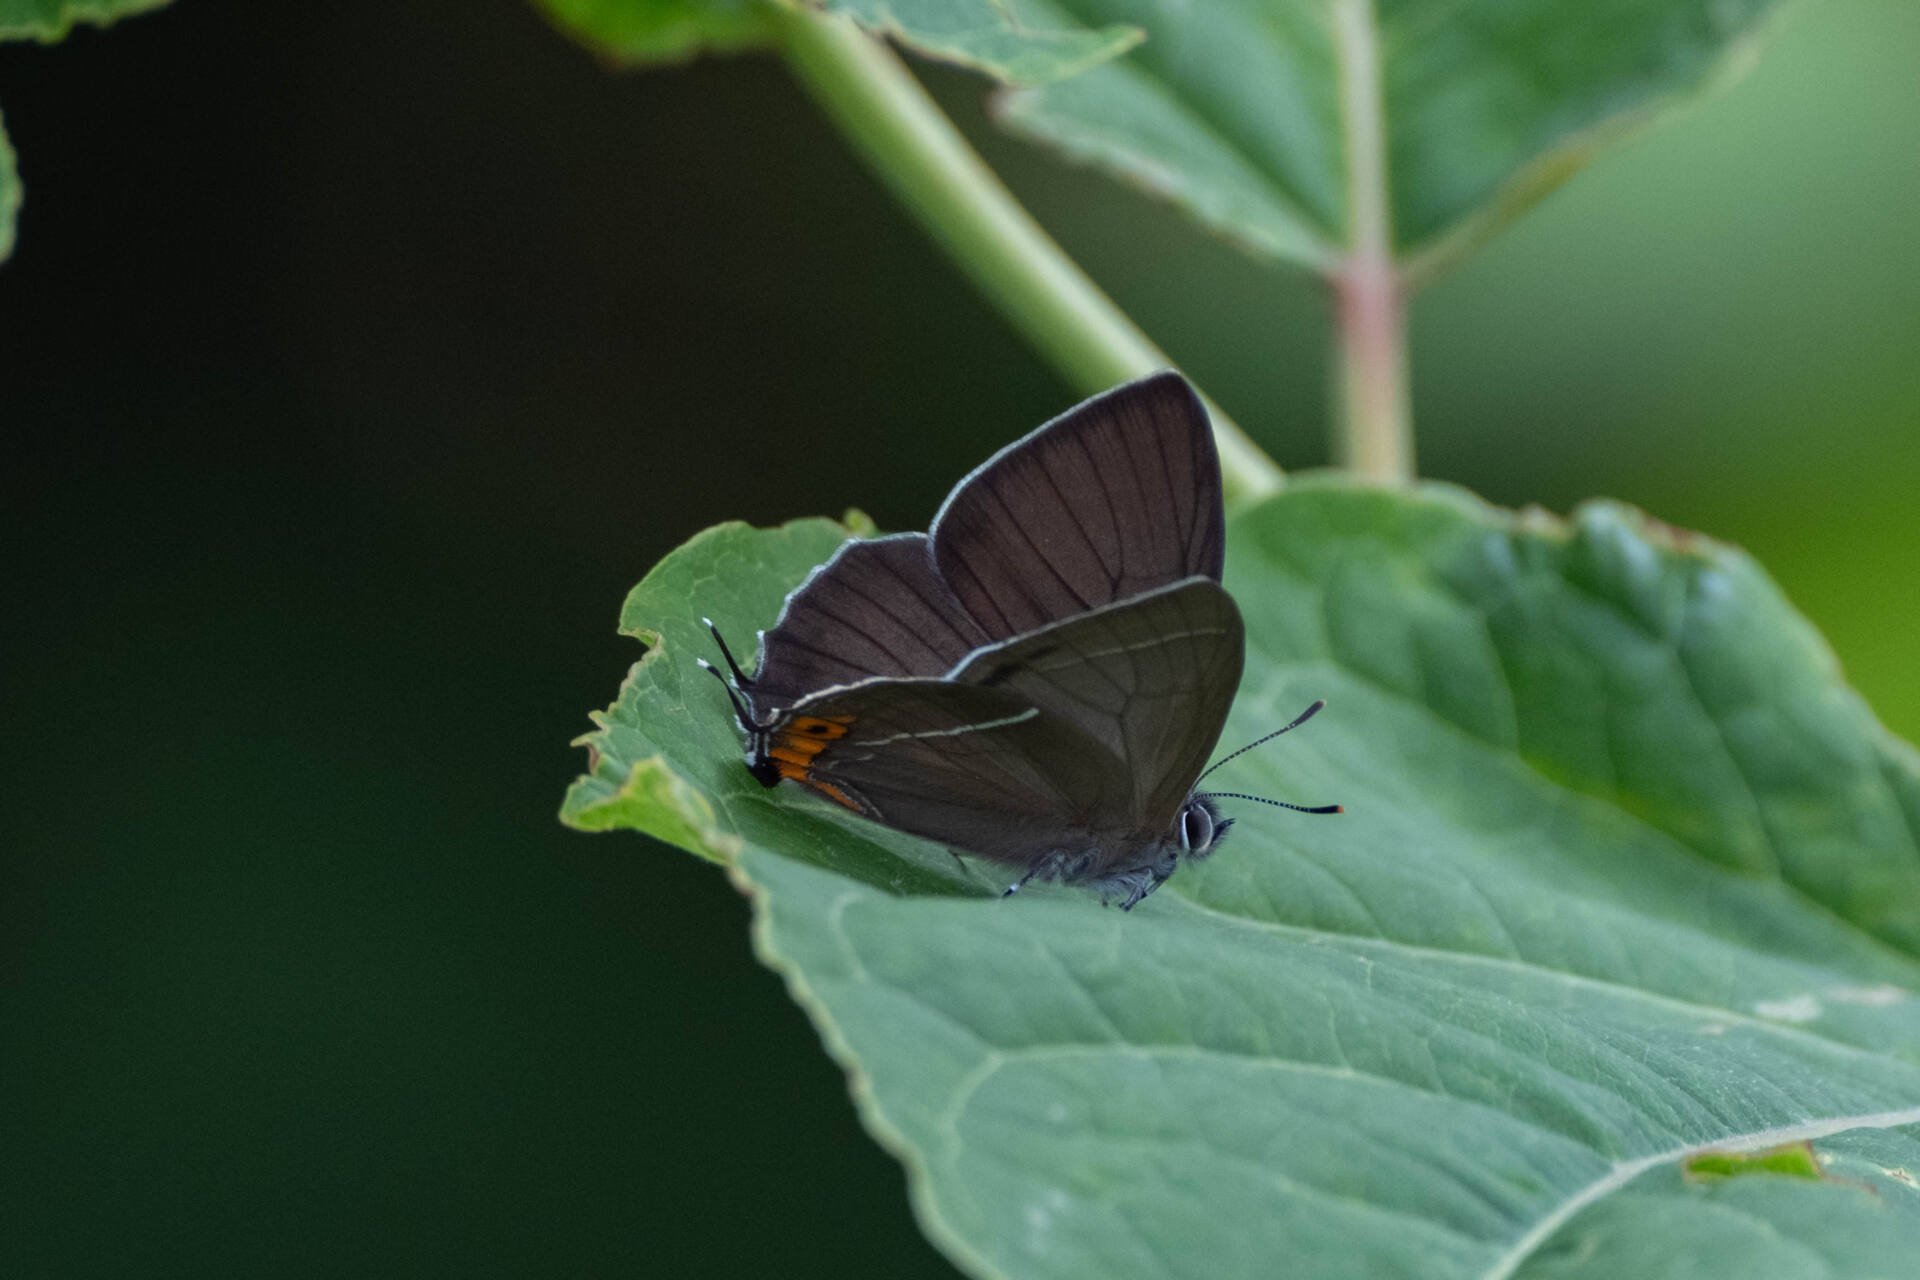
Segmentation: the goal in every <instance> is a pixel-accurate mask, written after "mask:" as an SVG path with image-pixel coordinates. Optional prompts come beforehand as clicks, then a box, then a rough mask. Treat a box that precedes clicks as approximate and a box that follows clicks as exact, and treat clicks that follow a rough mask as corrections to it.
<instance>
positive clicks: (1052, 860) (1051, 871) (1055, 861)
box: [1000, 851, 1067, 898]
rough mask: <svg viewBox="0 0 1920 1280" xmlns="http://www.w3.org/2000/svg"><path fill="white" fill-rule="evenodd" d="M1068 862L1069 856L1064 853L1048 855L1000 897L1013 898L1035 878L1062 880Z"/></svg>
mask: <svg viewBox="0 0 1920 1280" xmlns="http://www.w3.org/2000/svg"><path fill="white" fill-rule="evenodd" d="M1066 861H1067V856H1066V855H1065V854H1064V853H1060V852H1057V851H1056V852H1054V853H1050V854H1048V855H1047V856H1046V857H1044V858H1041V859H1040V860H1039V861H1037V862H1035V863H1034V864H1033V865H1032V866H1031V867H1028V868H1027V874H1025V875H1023V876H1021V877H1020V878H1019V879H1018V880H1015V881H1014V882H1013V883H1012V884H1010V885H1008V886H1007V891H1006V892H1005V893H1003V894H1001V895H1000V896H1001V897H1003V898H1011V897H1012V896H1013V895H1014V894H1016V893H1018V892H1020V890H1021V888H1022V887H1023V886H1024V885H1025V884H1026V883H1027V881H1029V880H1031V879H1033V878H1034V877H1035V876H1039V877H1040V878H1041V879H1043V880H1058V879H1060V878H1061V873H1062V872H1063V871H1064V870H1065V868H1066Z"/></svg>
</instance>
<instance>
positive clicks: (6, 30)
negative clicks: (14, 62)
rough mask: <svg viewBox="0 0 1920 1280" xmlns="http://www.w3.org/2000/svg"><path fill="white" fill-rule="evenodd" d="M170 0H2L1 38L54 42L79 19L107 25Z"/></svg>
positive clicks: (0, 5)
mask: <svg viewBox="0 0 1920 1280" xmlns="http://www.w3.org/2000/svg"><path fill="white" fill-rule="evenodd" d="M167 2H168V0H0V40H41V41H47V42H51V41H54V40H58V39H60V38H61V37H63V36H65V35H66V34H67V32H68V31H70V30H72V29H73V27H74V25H75V24H76V23H81V22H88V23H92V24H93V25H95V26H101V27H104V26H106V25H107V24H108V23H110V22H115V21H117V20H119V19H121V18H125V17H130V16H131V15H133V14H136V13H145V12H146V11H147V10H149V9H158V8H159V7H160V6H161V5H163V4H166V3H167Z"/></svg>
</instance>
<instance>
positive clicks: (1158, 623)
mask: <svg viewBox="0 0 1920 1280" xmlns="http://www.w3.org/2000/svg"><path fill="white" fill-rule="evenodd" d="M1245 650H1246V644H1245V633H1244V627H1243V624H1242V623H1241V620H1240V611H1239V609H1238V608H1237V607H1235V605H1234V603H1233V599H1232V597H1230V596H1229V595H1228V594H1227V593H1226V591H1225V590H1224V589H1223V588H1222V587H1220V586H1219V584H1217V583H1215V582H1213V581H1211V580H1210V579H1207V578H1190V579H1188V580H1187V581H1185V582H1180V583H1176V584H1174V585H1172V586H1170V587H1164V588H1162V589H1160V590H1158V591H1154V592H1149V593H1148V594H1146V595H1144V596H1140V597H1136V598H1135V599H1132V600H1126V601H1122V602H1120V603H1118V604H1113V605H1108V606H1106V607H1104V608H1100V609H1095V610H1092V611H1089V612H1087V613H1084V614H1081V615H1080V616H1078V617H1076V618H1072V619H1069V620H1068V621H1066V622H1061V623H1057V624H1055V625H1053V626H1050V627H1043V628H1041V629H1040V630H1038V631H1035V632H1032V633H1030V634H1028V635H1025V636H1021V637H1019V638H1018V639H1015V640H1012V641H1010V642H1008V643H1006V644H1002V645H995V646H993V647H991V648H988V649H983V650H981V651H979V652H977V653H975V654H974V655H973V656H972V657H971V658H969V659H968V660H967V662H966V663H965V664H964V665H962V666H961V667H960V668H959V669H958V670H956V671H955V672H954V673H953V677H952V678H953V680H954V681H956V682H958V683H962V684H970V685H977V686H980V687H983V688H990V689H1002V690H1005V691H1007V692H1010V693H1013V694H1017V695H1019V696H1020V697H1022V698H1025V699H1026V700H1028V701H1029V702H1031V703H1032V704H1033V705H1034V706H1036V707H1038V708H1040V710H1041V711H1042V712H1043V713H1044V714H1045V715H1046V717H1048V718H1049V719H1054V720H1059V721H1062V722H1064V723H1067V724H1070V725H1072V726H1073V727H1074V728H1075V729H1077V730H1078V731H1079V732H1080V733H1082V734H1083V735H1085V736H1086V737H1087V738H1089V739H1091V740H1092V741H1094V742H1097V743H1099V744H1100V745H1101V746H1102V747H1103V748H1105V750H1106V751H1107V752H1108V753H1109V754H1111V755H1112V756H1114V757H1115V758H1117V759H1118V760H1119V761H1120V762H1121V764H1122V766H1123V767H1124V768H1125V770H1126V773H1127V777H1128V779H1129V797H1128V804H1127V807H1126V809H1125V810H1124V811H1123V813H1121V814H1116V815H1115V820H1116V824H1124V825H1125V826H1127V827H1128V828H1129V829H1135V830H1139V831H1141V832H1143V833H1149V834H1152V835H1154V836H1160V835H1164V834H1166V832H1167V831H1169V830H1170V829H1171V827H1172V824H1173V822H1174V821H1175V819H1176V818H1177V817H1178V816H1179V812H1180V809H1181V807H1182V806H1183V805H1184V804H1185V802H1186V799H1187V793H1188V792H1189V791H1190V790H1191V789H1192V787H1193V783H1194V779H1195V778H1197V777H1198V776H1199V774H1200V771H1201V770H1202V769H1203V768H1205V767H1206V761H1207V756H1208V755H1209V753H1211V752H1212V750H1213V747H1214V744H1215V743H1216V742H1217V741H1218V740H1219V737H1220V730H1221V727H1222V726H1223V725H1224V724H1225V723H1226V718H1227V711H1228V709H1229V708H1230V707H1231V706H1232V704H1233V696H1234V693H1235V692H1236V691H1237V690H1238V688H1239V686H1240V673H1241V666H1242V663H1243V662H1244V660H1245V659H1244V655H1245Z"/></svg>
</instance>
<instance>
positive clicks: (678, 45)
mask: <svg viewBox="0 0 1920 1280" xmlns="http://www.w3.org/2000/svg"><path fill="white" fill-rule="evenodd" d="M534 3H535V5H536V6H537V7H538V8H540V9H541V10H543V11H544V12H545V13H546V15H547V17H548V18H549V19H550V20H551V21H552V22H553V24H554V25H555V26H557V27H559V28H560V29H561V30H562V31H565V32H566V33H567V34H568V35H570V36H572V37H573V38H574V39H576V40H578V41H579V42H580V43H582V44H584V45H586V46H588V47H589V48H591V49H593V50H595V51H597V52H599V53H601V54H603V55H605V56H606V57H609V58H612V59H614V60H615V61H617V62H630V63H639V64H646V63H657V62H684V61H686V60H687V59H688V58H691V57H693V56H694V55H695V54H698V53H703V52H714V53H728V52H733V51H737V50H741V49H750V48H754V47H756V46H759V45H763V44H766V43H768V42H769V41H770V40H771V39H772V36H773V30H772V25H771V21H770V18H769V15H768V10H767V0H534Z"/></svg>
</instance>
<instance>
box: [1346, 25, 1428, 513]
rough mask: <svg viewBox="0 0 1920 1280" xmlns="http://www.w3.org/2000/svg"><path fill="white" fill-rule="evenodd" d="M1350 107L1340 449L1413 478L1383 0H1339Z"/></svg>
mask: <svg viewBox="0 0 1920 1280" xmlns="http://www.w3.org/2000/svg"><path fill="white" fill-rule="evenodd" d="M1333 29H1334V40H1335V43H1336V44H1337V45H1338V48H1339V57H1340V108H1341V118H1342V122H1343V127H1344V133H1345V143H1346V151H1347V218H1348V222H1349V224H1350V226H1351V228H1352V240H1351V242H1350V243H1349V245H1348V249H1347V256H1346V259H1345V260H1344V261H1343V262H1342V263H1341V265H1340V266H1339V267H1338V268H1336V269H1335V270H1334V272H1333V275H1332V284H1333V289H1334V309H1335V311H1336V312H1337V314H1338V317H1339V327H1338V332H1337V341H1338V347H1339V356H1338V360H1339V372H1338V375H1337V376H1338V388H1339V393H1338V397H1337V399H1338V404H1337V407H1336V409H1335V417H1334V425H1333V452H1334V456H1335V458H1336V459H1337V460H1338V461H1339V462H1340V463H1341V465H1343V466H1346V467H1350V468H1352V469H1353V470H1354V471H1355V472H1356V473H1358V474H1359V475H1360V476H1361V477H1363V478H1365V479H1368V480H1375V481H1380V482H1383V483H1388V484H1404V483H1406V482H1408V481H1410V480H1412V479H1413V415H1412V409H1411V405H1410V399H1411V397H1410V396H1409V394H1408V388H1407V337H1406V331H1407V299H1406V292H1405V287H1404V285H1403V283H1402V281H1401V279H1400V277H1399V274H1398V272H1396V271H1395V269H1394V262H1393V213H1392V205H1391V203H1390V196H1389V194H1388V187H1387V134H1386V119H1385V109H1384V105H1383V102H1382V97H1381V87H1380V40H1379V35H1380V32H1379V25H1378V22H1377V20H1376V18H1375V16H1374V11H1373V0H1334V6H1333Z"/></svg>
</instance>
